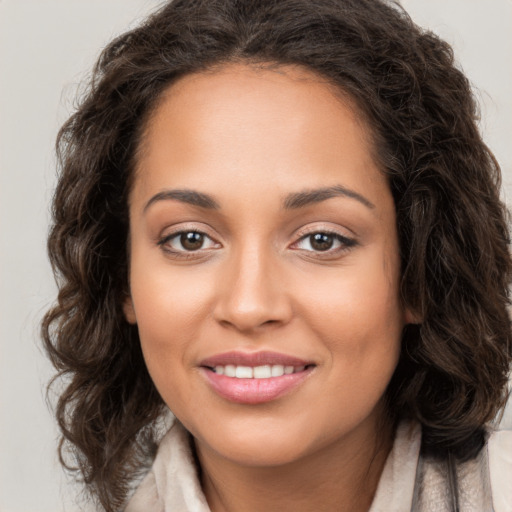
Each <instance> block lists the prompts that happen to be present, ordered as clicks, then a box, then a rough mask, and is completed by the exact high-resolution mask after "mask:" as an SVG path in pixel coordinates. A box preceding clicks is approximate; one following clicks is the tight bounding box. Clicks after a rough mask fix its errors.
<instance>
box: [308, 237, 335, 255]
mask: <svg viewBox="0 0 512 512" xmlns="http://www.w3.org/2000/svg"><path fill="white" fill-rule="evenodd" d="M332 244H333V236H332V235H327V234H326V233H315V234H314V235H312V236H311V247H313V249H315V250H317V251H327V250H328V249H330V248H331V247H332Z"/></svg>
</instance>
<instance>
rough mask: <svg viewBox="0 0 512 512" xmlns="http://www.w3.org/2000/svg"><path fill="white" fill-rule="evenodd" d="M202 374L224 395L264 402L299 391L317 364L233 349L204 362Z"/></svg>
mask: <svg viewBox="0 0 512 512" xmlns="http://www.w3.org/2000/svg"><path fill="white" fill-rule="evenodd" d="M200 367H201V373H202V374H203V376H204V377H205V379H206V381H207V383H208V385H209V386H210V388H211V389H212V390H213V391H214V392H215V393H216V394H217V395H219V396H220V397H222V398H224V399H226V400H228V401H230V402H235V403H239V404H250V405H252V404H262V403H266V402H271V401H273V400H277V399H278V398H281V397H283V396H284V395H287V394H288V393H290V392H292V391H293V390H295V389H296V388H297V387H298V386H299V384H301V383H302V382H303V381H305V380H306V378H307V377H308V376H309V375H310V374H311V373H312V371H313V370H314V368H315V367H316V365H315V364H314V363H313V362H309V361H305V360H302V359H298V358H296V357H292V356H288V355H284V354H278V353H275V352H256V353H244V352H229V353H225V354H219V355H216V356H213V357H211V358H208V359H205V360H204V361H202V362H201V365H200Z"/></svg>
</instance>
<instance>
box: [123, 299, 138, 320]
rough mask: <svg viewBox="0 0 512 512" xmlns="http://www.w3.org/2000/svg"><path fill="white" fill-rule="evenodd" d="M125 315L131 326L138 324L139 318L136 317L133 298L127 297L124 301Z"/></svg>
mask: <svg viewBox="0 0 512 512" xmlns="http://www.w3.org/2000/svg"><path fill="white" fill-rule="evenodd" d="M123 313H124V317H125V318H126V321H127V322H128V323H129V324H132V325H135V324H136V323H137V316H136V315H135V308H134V307H133V300H132V298H131V297H130V296H129V295H127V296H126V298H125V299H124V301H123Z"/></svg>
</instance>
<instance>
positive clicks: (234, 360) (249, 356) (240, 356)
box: [200, 351, 314, 368]
mask: <svg viewBox="0 0 512 512" xmlns="http://www.w3.org/2000/svg"><path fill="white" fill-rule="evenodd" d="M228 364H232V365H235V366H263V365H277V364H279V365H283V366H308V365H312V364H314V363H313V361H306V360H304V359H300V358H298V357H295V356H289V355H287V354H280V353H278V352H269V351H260V352H237V351H233V352H224V353H222V354H216V355H214V356H211V357H208V358H206V359H203V360H202V361H201V363H200V366H205V367H209V368H214V367H215V366H226V365H228Z"/></svg>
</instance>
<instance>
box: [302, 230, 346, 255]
mask: <svg viewBox="0 0 512 512" xmlns="http://www.w3.org/2000/svg"><path fill="white" fill-rule="evenodd" d="M354 245H356V241H355V240H353V239H351V238H347V237H345V236H343V235H340V234H339V233H329V232H325V231H319V232H316V233H310V234H308V235H305V236H303V237H302V238H300V240H299V241H298V242H296V244H295V247H296V248H297V249H302V250H304V251H314V252H328V251H329V252H337V251H338V250H343V249H348V248H350V247H353V246H354Z"/></svg>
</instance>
